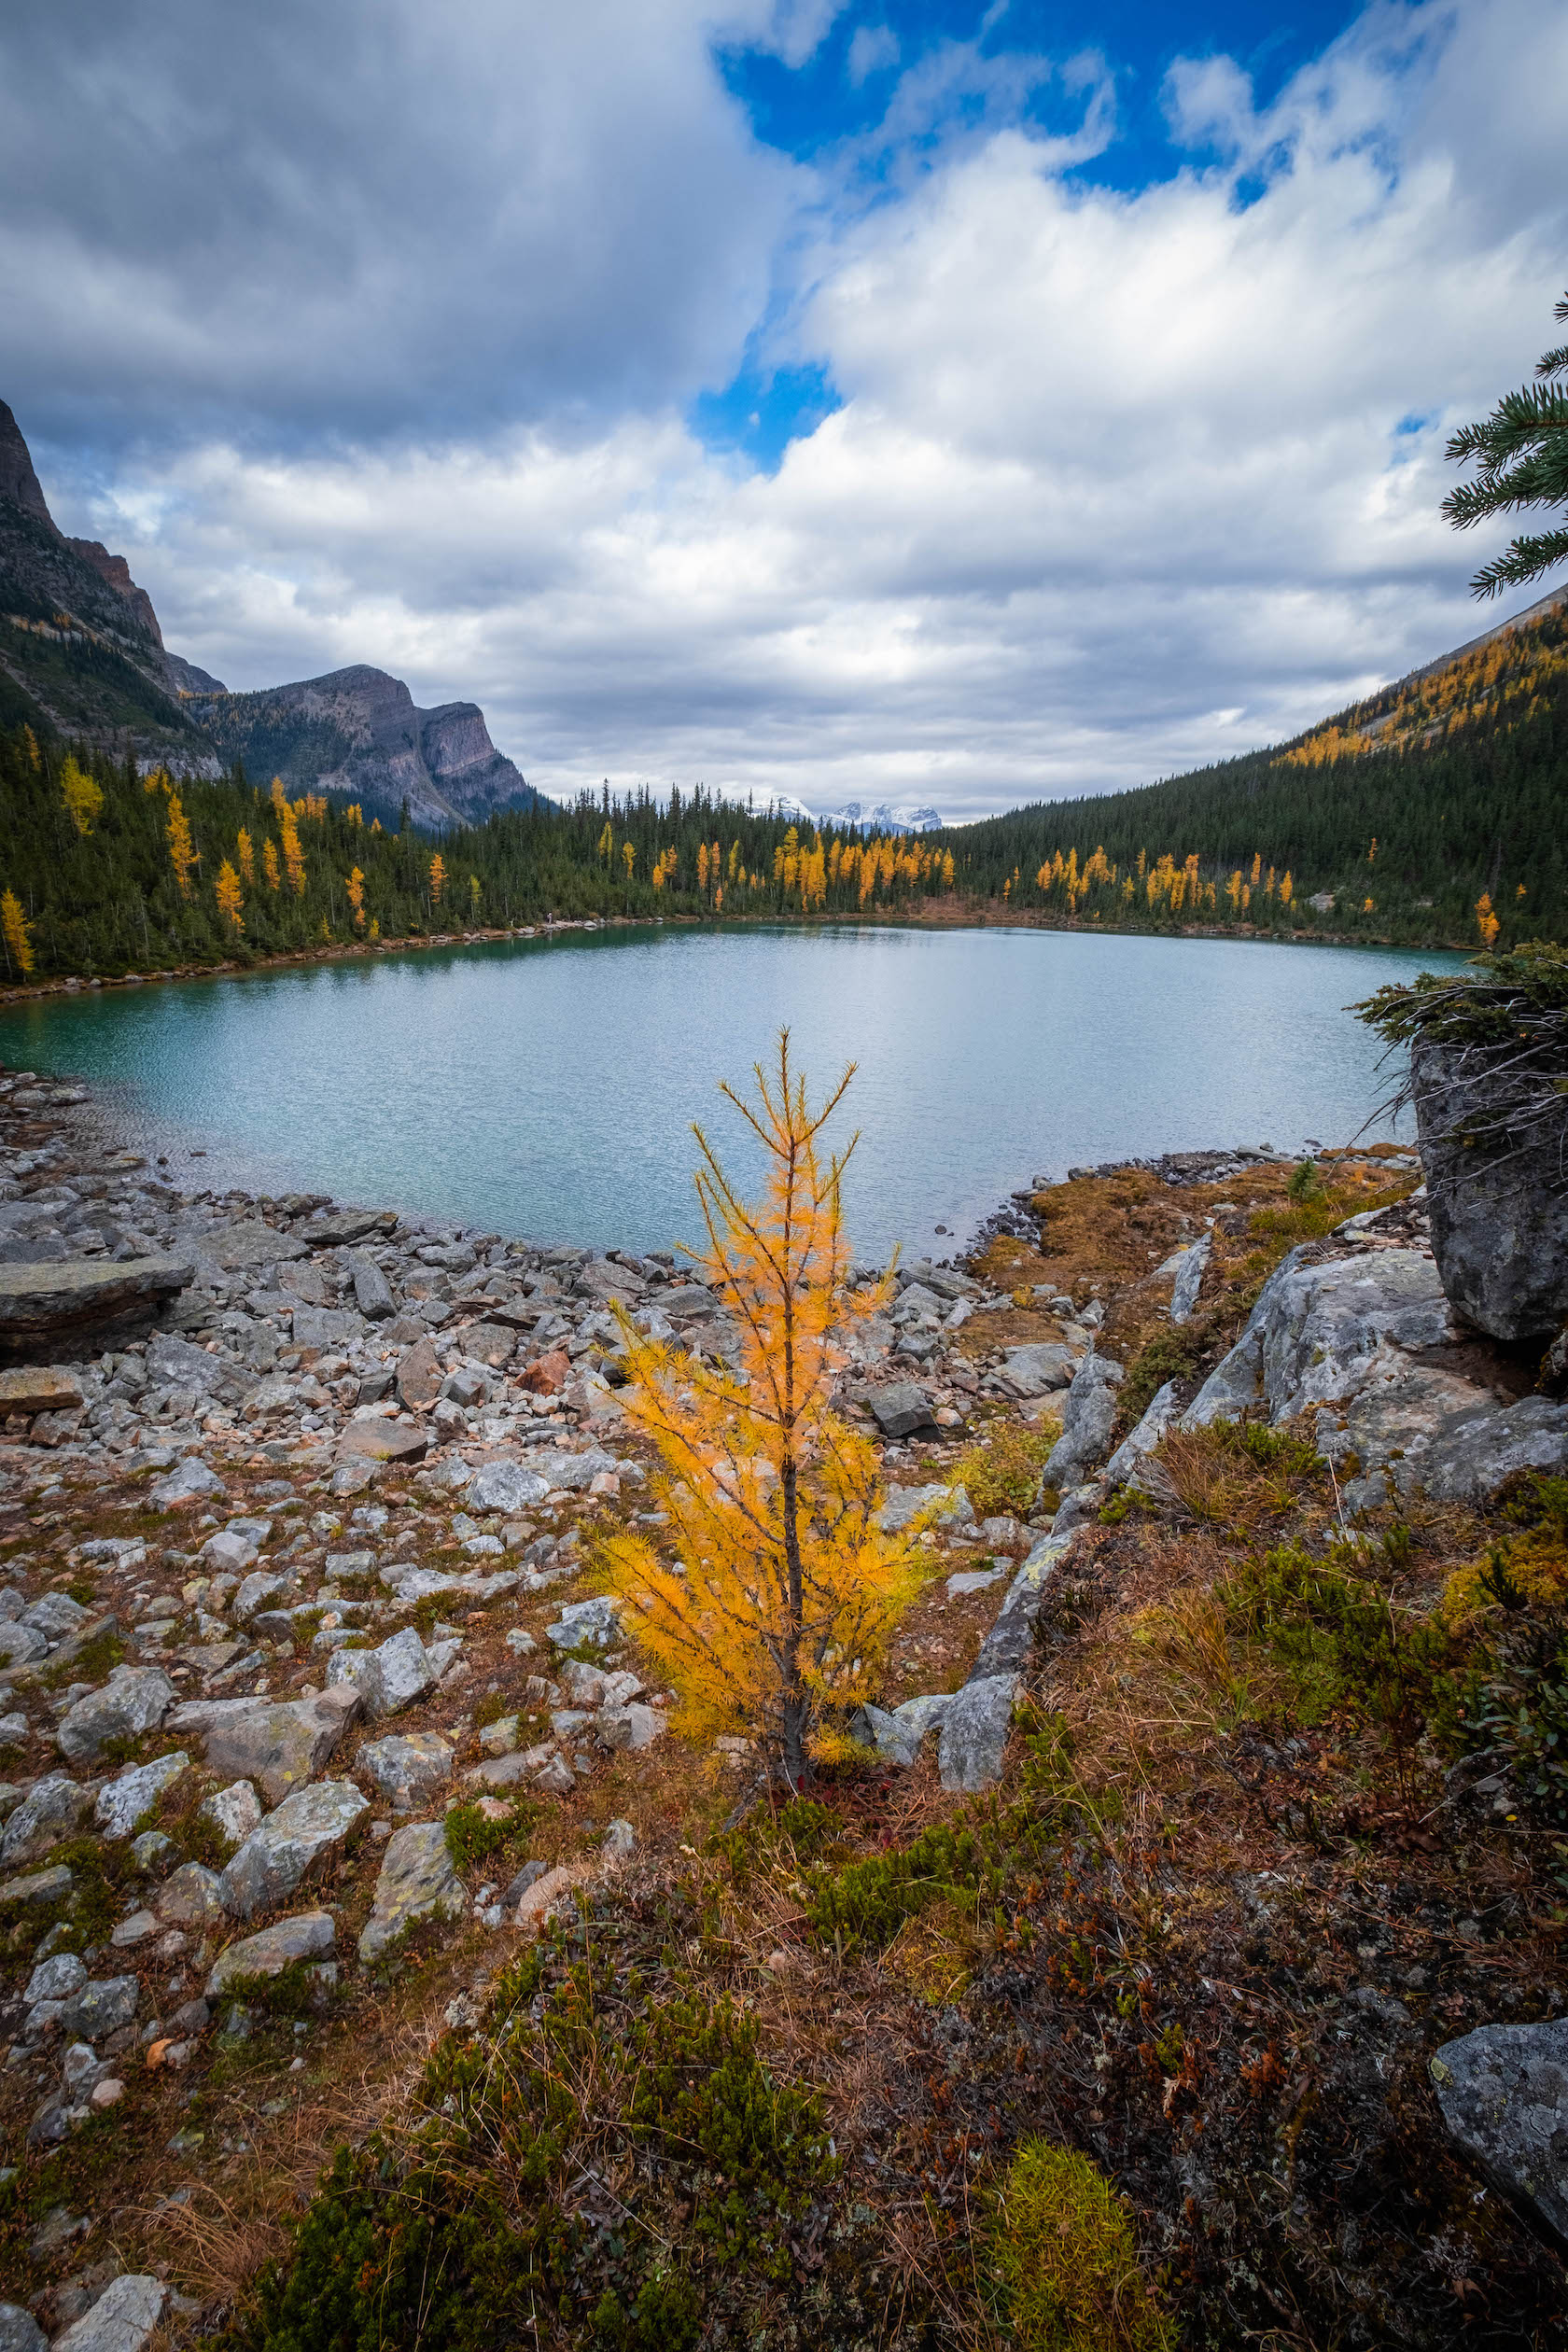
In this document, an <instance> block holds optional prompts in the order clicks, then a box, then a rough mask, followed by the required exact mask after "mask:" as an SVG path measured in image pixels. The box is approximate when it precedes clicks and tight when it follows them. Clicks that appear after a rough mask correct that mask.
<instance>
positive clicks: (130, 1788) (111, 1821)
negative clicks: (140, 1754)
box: [92, 1748, 190, 1838]
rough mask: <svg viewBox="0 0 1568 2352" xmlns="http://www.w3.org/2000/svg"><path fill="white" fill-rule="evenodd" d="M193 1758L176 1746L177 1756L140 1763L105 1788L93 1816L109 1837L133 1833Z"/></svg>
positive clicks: (125, 1835)
mask: <svg viewBox="0 0 1568 2352" xmlns="http://www.w3.org/2000/svg"><path fill="white" fill-rule="evenodd" d="M189 1762H190V1758H189V1756H187V1755H186V1753H185V1751H184V1749H183V1748H176V1750H175V1753H174V1755H173V1756H161V1757H159V1758H158V1760H157V1762H156V1763H153V1764H138V1765H137V1766H136V1767H135V1769H134V1770H133V1771H129V1772H121V1774H120V1776H119V1779H118V1780H112V1781H110V1782H109V1783H108V1785H107V1786H106V1787H104V1788H101V1789H100V1790H99V1791H98V1801H97V1803H96V1804H95V1806H94V1807H93V1811H92V1817H93V1819H94V1821H95V1822H96V1823H97V1825H98V1827H99V1828H100V1829H101V1830H102V1831H103V1833H104V1835H105V1838H128V1837H130V1835H131V1833H132V1831H133V1829H134V1828H135V1827H136V1824H137V1822H138V1821H140V1819H141V1817H142V1815H143V1813H146V1812H147V1810H148V1808H149V1807H150V1806H152V1805H155V1804H156V1803H157V1801H158V1799H159V1798H160V1797H161V1795H162V1793H163V1791H164V1790H165V1789H166V1788H167V1787H168V1786H169V1785H170V1784H171V1783H172V1782H174V1781H177V1780H178V1778H179V1776H180V1774H181V1773H182V1772H183V1771H185V1770H186V1769H187V1767H188V1766H189Z"/></svg>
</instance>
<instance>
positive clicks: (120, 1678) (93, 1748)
mask: <svg viewBox="0 0 1568 2352" xmlns="http://www.w3.org/2000/svg"><path fill="white" fill-rule="evenodd" d="M174 1697H175V1686H174V1684H173V1683H172V1682H171V1681H170V1680H169V1677H168V1675H167V1674H166V1673H163V1671H162V1669H161V1667H158V1666H117V1667H116V1668H115V1670H114V1673H112V1674H111V1675H110V1676H109V1679H108V1681H107V1682H106V1683H105V1685H104V1687H103V1688H102V1689H101V1690H90V1691H89V1692H88V1693H87V1696H86V1697H85V1698H83V1699H78V1700H77V1703H76V1705H75V1706H74V1707H70V1708H68V1709H67V1710H66V1712H65V1714H64V1715H63V1717H62V1719H61V1724H60V1729H59V1730H58V1732H57V1733H56V1734H55V1736H56V1738H57V1739H58V1741H59V1743H60V1746H61V1749H62V1751H63V1754H65V1755H66V1756H68V1757H70V1759H71V1761H72V1763H73V1764H91V1762H92V1761H93V1760H94V1758H95V1757H98V1756H100V1755H101V1754H102V1753H103V1751H104V1749H105V1747H106V1746H107V1745H108V1744H109V1743H110V1742H111V1741H115V1740H138V1739H140V1738H141V1736H142V1733H143V1732H144V1731H156V1730H157V1729H158V1727H159V1725H160V1724H161V1722H162V1720H163V1717H164V1716H165V1715H167V1713H168V1711H169V1709H170V1707H171V1705H172V1704H173V1702H174Z"/></svg>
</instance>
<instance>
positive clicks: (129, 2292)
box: [53, 2271, 169, 2352]
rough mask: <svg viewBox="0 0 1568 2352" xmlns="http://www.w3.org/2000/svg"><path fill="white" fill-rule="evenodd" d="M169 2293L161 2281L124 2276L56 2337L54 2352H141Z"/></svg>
mask: <svg viewBox="0 0 1568 2352" xmlns="http://www.w3.org/2000/svg"><path fill="white" fill-rule="evenodd" d="M168 2291H169V2290H168V2289H167V2288H166V2287H165V2286H164V2284H163V2281H162V2280H161V2278H152V2277H149V2276H147V2274H146V2273H142V2272H135V2271H125V2272H122V2273H121V2275H119V2278H117V2279H114V2280H112V2281H111V2283H110V2284H109V2285H108V2286H107V2287H105V2289H104V2291H103V2293H102V2294H101V2295H100V2296H99V2298H98V2300H97V2302H96V2303H94V2304H93V2306H92V2308H91V2311H88V2312H84V2313H83V2315H82V2317H80V2318H79V2319H78V2320H77V2321H76V2322H75V2324H74V2325H73V2326H71V2327H69V2328H67V2329H66V2331H65V2332H64V2334H63V2335H59V2336H56V2337H55V2339H54V2347H53V2352H142V2346H143V2345H145V2344H146V2342H147V2338H148V2337H149V2336H150V2335H151V2333H152V2331H153V2330H154V2328H156V2327H157V2325H158V2322H159V2320H160V2318H161V2316H162V2312H163V2304H164V2300H165V2298H166V2296H167V2295H168Z"/></svg>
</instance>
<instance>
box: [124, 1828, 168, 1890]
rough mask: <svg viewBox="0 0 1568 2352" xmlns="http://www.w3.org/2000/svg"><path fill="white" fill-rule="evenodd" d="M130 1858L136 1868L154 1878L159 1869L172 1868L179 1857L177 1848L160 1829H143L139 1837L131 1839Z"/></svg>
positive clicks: (157, 1874) (159, 1871)
mask: <svg viewBox="0 0 1568 2352" xmlns="http://www.w3.org/2000/svg"><path fill="white" fill-rule="evenodd" d="M131 1859H132V1861H133V1863H134V1864H135V1866H136V1868H137V1869H138V1870H142V1871H145V1872H146V1873H147V1876H148V1877H149V1878H156V1877H158V1876H159V1874H160V1873H161V1871H164V1870H171V1869H173V1868H174V1866H175V1863H176V1862H177V1861H178V1859H179V1848H178V1846H176V1845H175V1841H174V1840H173V1838H166V1837H165V1836H164V1834H163V1832H162V1830H161V1829H144V1830H143V1831H142V1834H141V1836H140V1837H139V1838H133V1839H132V1841H131Z"/></svg>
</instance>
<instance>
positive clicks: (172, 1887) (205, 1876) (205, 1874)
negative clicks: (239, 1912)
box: [152, 1862, 228, 1936]
mask: <svg viewBox="0 0 1568 2352" xmlns="http://www.w3.org/2000/svg"><path fill="white" fill-rule="evenodd" d="M152 1908H153V1910H154V1911H156V1912H157V1914H158V1916H159V1918H160V1919H161V1920H162V1922H163V1924H164V1925H165V1926H168V1927H193V1928H194V1929H195V1930H196V1932H197V1934H198V1935H199V1936H200V1935H204V1934H205V1933H206V1931H207V1929H208V1928H209V1927H216V1926H217V1925H218V1923H219V1922H220V1921H221V1920H223V1919H224V1918H226V1917H227V1916H228V1914H227V1912H226V1911H225V1910H224V1906H223V1890H222V1887H221V1885H220V1884H219V1883H218V1876H217V1871H216V1870H209V1869H208V1868H207V1866H206V1864H205V1863H204V1862H182V1863H181V1865H180V1867H179V1869H177V1870H175V1871H173V1872H172V1873H171V1874H170V1876H169V1877H168V1878H166V1879H165V1880H164V1882H163V1883H162V1885H161V1887H160V1888H159V1890H158V1893H157V1895H156V1896H155V1897H154V1898H153V1905H152Z"/></svg>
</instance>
